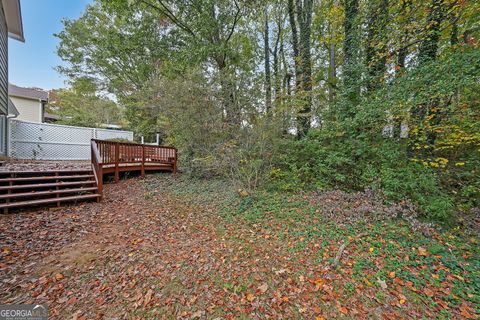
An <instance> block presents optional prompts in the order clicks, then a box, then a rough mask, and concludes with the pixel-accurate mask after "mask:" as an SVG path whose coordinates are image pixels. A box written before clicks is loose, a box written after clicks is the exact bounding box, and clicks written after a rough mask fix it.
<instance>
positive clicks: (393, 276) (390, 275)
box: [388, 271, 395, 279]
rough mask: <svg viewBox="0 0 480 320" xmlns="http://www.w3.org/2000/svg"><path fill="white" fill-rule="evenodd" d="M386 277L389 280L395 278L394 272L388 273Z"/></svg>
mask: <svg viewBox="0 0 480 320" xmlns="http://www.w3.org/2000/svg"><path fill="white" fill-rule="evenodd" d="M388 277H389V278H390V279H393V278H395V271H392V272H390V273H389V274H388Z"/></svg>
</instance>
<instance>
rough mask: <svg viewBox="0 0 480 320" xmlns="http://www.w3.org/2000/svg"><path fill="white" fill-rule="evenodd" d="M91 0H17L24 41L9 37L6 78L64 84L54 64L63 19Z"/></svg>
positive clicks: (57, 61)
mask: <svg viewBox="0 0 480 320" xmlns="http://www.w3.org/2000/svg"><path fill="white" fill-rule="evenodd" d="M90 2H92V0H20V5H21V10H22V19H23V32H24V35H25V43H22V42H19V41H17V40H13V39H9V40H8V41H9V43H8V55H9V57H8V58H9V63H8V66H9V71H8V72H9V81H10V83H12V84H15V85H18V86H21V87H38V88H42V89H53V88H62V87H65V83H64V82H65V78H64V77H62V76H61V75H60V74H59V73H58V72H57V71H55V70H54V68H55V67H56V66H58V65H60V64H62V61H61V60H60V58H59V57H58V56H57V54H56V48H57V45H58V39H57V38H56V37H54V36H53V34H54V33H58V32H60V31H62V29H63V24H62V19H64V18H68V19H76V18H78V17H79V16H80V15H81V14H82V13H83V11H84V10H85V8H86V6H87V4H88V3H90Z"/></svg>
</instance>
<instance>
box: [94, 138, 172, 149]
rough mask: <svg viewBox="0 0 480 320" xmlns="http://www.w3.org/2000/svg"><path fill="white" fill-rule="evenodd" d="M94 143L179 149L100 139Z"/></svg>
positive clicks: (168, 147)
mask: <svg viewBox="0 0 480 320" xmlns="http://www.w3.org/2000/svg"><path fill="white" fill-rule="evenodd" d="M92 141H97V142H100V143H108V144H122V145H127V146H145V147H154V148H164V149H175V150H177V148H175V147H172V146H160V145H159V146H157V145H153V144H141V143H133V142H120V141H109V140H99V139H92Z"/></svg>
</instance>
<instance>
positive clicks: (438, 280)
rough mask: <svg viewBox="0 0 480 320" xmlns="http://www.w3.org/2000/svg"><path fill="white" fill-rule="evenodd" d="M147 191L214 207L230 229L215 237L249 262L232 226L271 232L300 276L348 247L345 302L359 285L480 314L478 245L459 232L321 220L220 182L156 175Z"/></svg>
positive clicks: (284, 200)
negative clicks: (224, 238)
mask: <svg viewBox="0 0 480 320" xmlns="http://www.w3.org/2000/svg"><path fill="white" fill-rule="evenodd" d="M146 185H147V188H148V189H149V190H151V191H152V192H167V193H169V194H171V195H173V196H175V197H177V198H178V199H180V200H181V201H187V202H189V203H194V204H196V205H204V206H206V207H208V208H213V209H214V211H212V212H213V214H216V215H220V216H222V217H223V218H224V223H225V225H223V226H222V225H218V226H217V230H218V235H220V236H227V237H228V238H229V241H231V242H232V243H237V244H238V245H244V248H243V250H246V255H247V256H248V254H249V253H250V251H251V250H252V249H251V248H249V247H248V246H245V243H244V240H242V238H241V237H239V236H238V235H236V234H235V233H232V232H228V233H227V232H226V230H227V229H228V230H232V229H233V230H234V229H235V226H238V228H239V229H240V228H242V227H244V226H245V227H248V228H255V229H261V230H264V231H265V230H267V231H268V233H269V235H271V236H272V238H275V239H276V240H278V241H279V242H280V244H281V245H282V244H283V245H282V248H281V249H282V250H285V251H284V252H283V254H284V255H285V256H288V259H289V260H291V261H296V263H297V264H298V270H295V271H296V272H297V273H299V274H304V273H306V272H305V271H306V270H309V269H307V266H306V265H305V264H308V263H313V264H314V265H313V266H312V265H308V268H311V269H314V268H316V267H325V266H329V265H330V266H331V265H332V263H333V261H334V258H335V256H336V254H337V252H338V249H339V247H340V245H341V244H342V243H347V246H346V249H345V251H346V253H344V255H343V257H342V258H341V259H340V264H339V266H338V268H336V269H335V271H334V272H335V273H337V275H340V276H341V277H342V278H344V282H343V284H340V285H338V286H337V287H338V288H337V289H338V290H339V291H341V292H343V294H344V295H345V296H350V295H355V294H356V290H355V288H356V286H355V285H356V284H363V285H364V286H365V287H366V288H372V289H373V288H375V290H376V292H375V293H374V295H375V297H376V299H377V302H379V303H389V301H392V300H394V301H398V300H399V298H398V296H392V293H391V292H393V291H392V290H396V291H398V292H399V294H403V295H404V296H405V297H406V299H407V301H408V304H409V305H410V306H412V307H414V309H416V310H420V311H421V310H423V308H427V309H429V310H436V312H437V311H438V309H442V308H441V307H439V305H438V302H437V301H438V299H441V300H443V301H444V302H445V303H448V305H449V306H451V307H452V308H453V307H458V306H460V305H461V304H462V303H464V302H465V301H468V302H469V303H470V305H472V306H475V307H476V308H477V312H480V310H479V307H478V306H480V281H479V279H480V249H479V246H478V239H477V238H471V237H470V238H469V237H468V236H466V235H464V234H462V233H461V232H460V231H459V230H452V231H451V232H443V233H435V234H434V235H433V236H425V235H424V234H422V233H421V232H417V231H414V230H412V229H411V227H410V225H409V224H408V223H406V222H404V221H402V220H401V219H400V220H395V221H387V222H378V221H372V222H370V223H369V222H359V223H351V224H343V225H342V224H337V223H335V222H333V221H331V220H326V219H324V218H323V216H322V211H321V206H313V205H311V204H310V203H309V201H308V200H307V198H306V197H303V196H301V195H295V194H291V193H279V192H267V191H258V192H257V193H255V194H252V195H249V196H247V197H243V198H242V197H239V196H238V195H237V193H236V192H235V190H234V189H233V186H232V185H230V184H228V183H226V182H224V181H221V180H197V179H193V180H192V179H190V178H188V177H187V176H179V177H176V178H172V177H170V176H168V177H167V176H157V177H155V178H153V179H149V180H148V181H147V182H146ZM332 201H334V200H332ZM319 207H320V209H319ZM227 226H230V228H227ZM254 237H255V235H254ZM267 244H268V243H267ZM419 248H421V249H422V250H420V249H419ZM275 249H276V250H277V249H278V250H280V249H279V248H278V247H276V248H275ZM347 260H348V261H349V263H348V264H346V261H347ZM378 279H380V280H381V281H385V283H386V284H387V285H388V291H387V290H382V289H381V288H380V283H379V282H378ZM221 287H223V288H225V289H226V290H228V291H230V292H232V293H234V294H238V293H239V292H242V291H244V290H245V289H246V288H247V287H245V286H244V285H242V283H241V282H239V283H234V282H231V283H230V282H228V283H225V284H222V285H221ZM426 288H427V289H429V290H431V291H432V292H433V293H434V297H435V299H432V298H431V297H430V296H429V295H431V292H429V291H425V289H426ZM447 288H448V289H447ZM344 298H345V297H344ZM437 314H438V316H439V317H440V318H445V319H447V318H449V317H451V312H450V311H449V310H442V312H440V313H438V312H437Z"/></svg>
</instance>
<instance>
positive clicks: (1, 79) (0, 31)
mask: <svg viewBox="0 0 480 320" xmlns="http://www.w3.org/2000/svg"><path fill="white" fill-rule="evenodd" d="M7 113H8V32H7V22H6V20H5V12H4V11H3V4H2V2H1V1H0V114H4V115H5V114H7Z"/></svg>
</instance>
